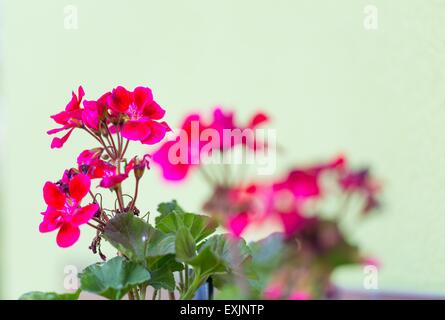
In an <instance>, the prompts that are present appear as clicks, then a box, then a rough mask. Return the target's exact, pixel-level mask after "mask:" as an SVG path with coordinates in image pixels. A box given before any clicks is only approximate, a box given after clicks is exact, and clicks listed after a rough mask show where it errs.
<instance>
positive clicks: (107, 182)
mask: <svg viewBox="0 0 445 320" xmlns="http://www.w3.org/2000/svg"><path fill="white" fill-rule="evenodd" d="M127 178H128V175H126V174H118V175H114V176H106V177H104V178H103V179H102V180H101V181H100V184H99V186H101V187H102V188H114V187H115V186H117V185H118V184H119V183H121V182H122V181H124V180H125V179H127Z"/></svg>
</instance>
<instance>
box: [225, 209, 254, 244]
mask: <svg viewBox="0 0 445 320" xmlns="http://www.w3.org/2000/svg"><path fill="white" fill-rule="evenodd" d="M249 222H250V221H249V216H248V214H247V213H246V212H242V213H239V214H237V215H234V216H232V217H230V218H229V219H228V221H227V229H229V231H230V232H231V234H232V235H234V236H235V237H236V238H239V237H240V236H241V234H242V233H243V231H244V230H245V229H246V227H247V226H248V225H249Z"/></svg>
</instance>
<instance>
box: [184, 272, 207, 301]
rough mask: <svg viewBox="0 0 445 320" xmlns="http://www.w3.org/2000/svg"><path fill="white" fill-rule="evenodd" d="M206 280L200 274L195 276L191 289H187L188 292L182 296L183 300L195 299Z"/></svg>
mask: <svg viewBox="0 0 445 320" xmlns="http://www.w3.org/2000/svg"><path fill="white" fill-rule="evenodd" d="M204 280H205V279H203V278H202V277H201V276H200V275H199V274H195V277H194V279H193V281H192V283H191V284H190V287H189V288H188V289H187V291H186V292H185V293H184V294H183V295H182V296H181V300H191V299H193V296H194V295H195V293H196V290H198V288H199V286H200V285H201V283H202V282H204Z"/></svg>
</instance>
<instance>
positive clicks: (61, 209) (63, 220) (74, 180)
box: [39, 173, 99, 248]
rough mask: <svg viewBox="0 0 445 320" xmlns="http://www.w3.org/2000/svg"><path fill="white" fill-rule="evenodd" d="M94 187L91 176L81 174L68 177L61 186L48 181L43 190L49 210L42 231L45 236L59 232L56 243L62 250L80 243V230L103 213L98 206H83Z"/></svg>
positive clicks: (66, 176) (67, 175)
mask: <svg viewBox="0 0 445 320" xmlns="http://www.w3.org/2000/svg"><path fill="white" fill-rule="evenodd" d="M67 180H69V181H68V183H66V181H67ZM90 185H91V181H90V178H89V177H88V176H86V175H84V174H77V175H74V176H72V177H70V176H69V174H67V173H66V174H64V178H63V179H62V180H61V181H59V182H58V183H57V184H55V183H52V182H49V181H48V182H46V183H45V186H44V187H43V197H44V199H45V203H46V204H47V209H46V211H45V212H42V214H43V221H42V222H41V223H40V226H39V230H40V232H43V233H46V232H51V231H54V230H59V231H58V233H57V239H56V240H57V244H58V245H59V246H60V247H62V248H66V247H70V246H72V245H73V244H74V243H75V242H76V241H77V240H78V239H79V236H80V229H79V226H80V225H82V224H85V223H87V222H88V221H89V220H90V219H91V218H92V217H93V216H94V215H95V214H96V212H97V211H98V210H99V206H98V205H97V204H96V203H91V204H88V205H86V206H84V207H82V206H81V201H82V199H83V198H84V197H85V195H86V194H87V193H88V192H89V190H90Z"/></svg>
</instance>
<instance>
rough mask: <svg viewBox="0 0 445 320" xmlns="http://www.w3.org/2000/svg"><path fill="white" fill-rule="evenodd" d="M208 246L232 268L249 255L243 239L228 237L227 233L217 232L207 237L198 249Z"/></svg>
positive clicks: (241, 262)
mask: <svg viewBox="0 0 445 320" xmlns="http://www.w3.org/2000/svg"><path fill="white" fill-rule="evenodd" d="M206 247H210V249H211V250H212V252H213V253H215V254H216V255H217V256H218V257H219V258H220V259H222V260H223V261H224V262H225V263H226V264H227V266H229V267H230V268H231V269H234V268H236V267H238V266H240V265H241V264H243V262H244V261H245V260H246V259H247V258H248V257H249V256H250V249H249V247H248V246H247V244H246V241H245V240H244V239H239V240H235V239H230V238H229V235H228V234H218V235H214V236H212V237H210V238H209V239H207V240H206V241H205V242H204V244H203V245H202V246H201V248H200V250H203V249H204V248H206Z"/></svg>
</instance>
